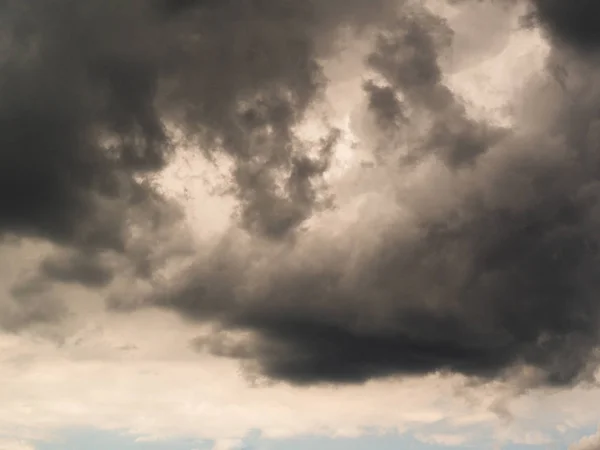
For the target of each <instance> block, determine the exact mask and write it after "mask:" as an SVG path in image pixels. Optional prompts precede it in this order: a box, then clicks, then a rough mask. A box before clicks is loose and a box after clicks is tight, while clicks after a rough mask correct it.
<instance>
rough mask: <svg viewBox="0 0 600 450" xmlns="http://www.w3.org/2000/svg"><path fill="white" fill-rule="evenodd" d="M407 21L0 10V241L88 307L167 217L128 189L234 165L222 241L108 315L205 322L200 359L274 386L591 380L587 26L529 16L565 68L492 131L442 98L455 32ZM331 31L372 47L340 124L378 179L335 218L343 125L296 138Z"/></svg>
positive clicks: (202, 11) (173, 215) (144, 0)
mask: <svg viewBox="0 0 600 450" xmlns="http://www.w3.org/2000/svg"><path fill="white" fill-rule="evenodd" d="M417 3H418V2H417ZM417 3H415V2H404V1H399V0H398V1H393V0H389V1H388V0H377V1H373V0H368V1H367V0H344V1H342V0H328V1H327V0H320V1H316V0H315V1H304V2H301V1H294V0H246V1H233V0H231V1H227V0H223V1H209V0H205V1H200V0H196V1H194V0H187V1H168V0H134V1H131V2H119V1H112V0H102V1H100V0H89V1H86V2H74V1H68V0H52V1H48V0H46V1H41V0H39V1H37V0H32V1H30V2H27V3H26V4H24V3H23V2H16V1H14V2H13V1H6V2H2V3H1V4H0V17H1V19H0V20H1V21H2V22H3V27H2V29H3V30H4V31H3V32H2V36H1V40H0V42H1V44H0V45H1V49H2V58H1V62H0V64H2V69H1V70H0V99H1V102H0V205H1V206H0V233H5V234H7V235H8V234H13V235H17V236H20V237H36V238H44V239H48V240H50V241H52V242H53V243H56V244H58V245H60V246H63V247H66V248H67V250H66V253H59V254H57V255H53V256H51V257H49V259H47V260H45V261H44V262H42V264H41V266H40V274H39V277H42V278H43V279H51V280H54V281H59V282H63V283H73V282H78V283H81V284H83V285H87V286H89V287H92V288H94V287H97V288H105V287H107V286H109V285H110V283H111V281H112V280H113V277H114V276H115V274H114V273H113V272H112V271H111V267H113V266H110V265H105V264H104V263H103V261H104V260H103V259H102V258H103V257H105V256H106V254H105V253H106V252H114V253H116V254H118V255H121V256H124V257H125V259H126V260H127V261H129V263H130V264H132V265H133V266H134V267H135V270H134V271H133V273H134V274H135V276H141V277H148V278H152V276H153V273H154V268H155V265H160V263H161V262H162V261H160V259H161V256H158V257H156V258H158V259H159V261H155V260H152V257H151V256H150V254H151V253H152V252H151V250H152V247H153V246H154V245H157V244H156V239H157V236H161V234H160V230H164V229H165V228H168V227H170V226H174V225H173V224H174V223H177V221H178V219H179V217H180V215H179V213H178V212H177V206H176V205H171V204H170V203H169V201H168V200H166V198H165V197H163V195H162V194H161V193H160V190H159V188H158V187H157V186H156V184H155V183H153V182H152V175H153V174H155V173H158V172H159V171H160V170H161V169H163V168H164V167H165V166H166V165H167V164H168V162H169V161H170V160H171V157H172V155H173V154H174V153H175V152H177V151H178V150H179V151H183V150H180V147H182V146H183V144H185V147H186V148H193V149H198V150H197V151H198V152H199V153H203V154H204V155H205V156H207V157H208V158H215V159H217V158H221V157H222V158H225V159H227V160H229V161H231V162H232V167H233V169H232V172H231V184H230V192H231V194H233V195H234V196H235V198H236V200H237V204H238V211H237V215H236V220H237V225H239V227H237V228H235V229H232V230H231V231H229V232H227V233H225V235H224V237H223V238H222V239H221V240H220V241H219V242H218V243H217V244H215V245H214V246H213V247H212V248H207V249H204V250H202V252H200V254H198V255H196V256H195V257H194V258H195V259H194V263H193V264H192V265H191V267H190V268H189V269H187V270H186V271H184V272H183V273H179V274H177V275H176V276H174V277H173V278H172V279H171V280H168V281H165V282H164V283H162V284H161V285H160V286H156V289H155V290H154V291H153V292H152V293H151V294H150V295H145V296H144V297H143V298H140V296H139V295H136V294H135V292H133V293H132V294H131V296H130V297H129V298H123V296H119V297H117V296H111V297H110V299H111V300H109V301H108V305H109V307H111V308H113V309H116V310H132V309H136V308H141V307H161V308H168V309H171V310H175V311H177V312H178V313H180V314H181V315H182V316H184V317H185V318H187V319H190V320H194V321H199V322H207V323H211V324H213V325H214V327H215V332H214V333H212V334H209V335H206V336H201V337H199V338H198V339H196V340H195V341H194V343H193V344H194V345H195V346H196V347H197V348H198V349H199V350H208V351H211V352H212V353H214V354H218V355H222V356H227V357H233V358H239V359H240V360H241V361H243V363H244V364H245V366H246V367H247V368H248V370H249V371H250V372H251V373H258V374H261V375H265V376H267V377H269V378H272V379H276V380H284V381H289V382H292V383H300V384H310V383H320V382H333V383H337V382H362V381H366V380H368V379H370V378H373V377H381V376H388V375H396V374H399V375H420V374H426V373H431V372H436V371H441V372H457V373H461V374H466V375H470V376H474V377H477V378H483V379H494V378H498V377H505V376H509V375H510V374H511V373H512V370H513V369H515V368H521V367H524V366H527V367H529V368H532V369H534V372H535V377H536V378H535V382H536V383H541V384H551V385H569V384H573V383H578V382H581V381H588V380H590V379H591V375H592V372H593V370H594V369H595V368H596V366H597V362H598V361H597V353H596V351H597V348H598V344H599V336H598V330H599V314H600V303H599V301H598V299H597V296H598V292H599V288H600V286H599V285H598V284H599V281H598V280H600V277H599V275H600V273H598V271H599V270H598V268H599V266H598V245H599V244H600V243H599V242H598V232H597V230H598V226H599V225H600V223H599V221H600V210H599V209H598V205H599V203H598V200H599V195H600V190H599V189H600V184H599V183H598V179H599V176H600V166H599V163H600V161H599V160H598V157H599V156H600V155H599V154H598V143H599V139H600V134H599V129H600V128H599V124H600V121H599V119H600V117H599V115H598V104H599V102H600V96H599V91H598V86H597V85H596V84H597V83H596V81H595V80H596V79H597V75H598V73H599V71H598V67H597V62H596V59H597V58H595V56H594V55H595V51H596V48H597V45H598V43H599V39H598V36H597V35H596V34H597V33H596V31H595V29H596V19H594V18H595V17H596V16H597V15H595V14H593V13H594V11H596V10H597V9H598V8H597V7H596V6H595V3H593V2H585V1H579V2H577V1H572V2H559V1H552V0H548V1H543V0H539V1H538V0H531V2H528V5H529V7H530V9H531V11H532V17H533V18H534V21H533V23H534V24H536V25H539V26H540V27H541V28H542V29H543V30H544V33H545V35H547V36H549V39H548V42H549V45H550V46H551V48H550V52H549V57H548V58H549V62H550V63H552V64H558V65H560V66H562V67H563V68H564V74H565V75H564V77H563V78H564V79H563V80H562V83H560V84H559V83H556V81H554V80H553V79H552V77H550V76H548V75H549V73H550V72H548V73H541V74H537V75H536V76H534V77H533V78H532V80H530V82H529V84H528V86H527V87H528V89H527V92H525V93H524V94H523V98H521V99H518V100H515V103H516V105H517V108H516V112H514V114H513V116H514V117H513V118H512V119H513V120H512V124H511V125H504V126H500V125H497V124H494V123H491V122H490V121H487V120H485V119H483V118H479V117H475V116H474V115H473V114H472V113H470V112H469V111H470V110H469V108H468V105H467V104H466V103H465V101H464V100H463V99H462V98H461V96H460V95H458V94H457V93H455V92H454V91H453V90H452V88H451V86H450V83H449V82H448V77H446V76H445V74H444V70H443V67H444V63H443V59H444V56H445V55H447V54H448V52H450V51H451V48H452V38H453V30H452V28H451V26H450V25H449V24H448V23H447V21H445V20H444V19H443V18H441V17H438V16H437V15H436V14H434V13H433V12H431V11H430V10H429V9H427V8H425V7H422V6H419V5H418V4H417ZM453 3H458V4H459V7H461V8H469V4H470V2H469V1H466V0H465V1H461V2H453ZM504 3H505V4H506V7H511V8H512V7H515V6H514V5H515V4H516V3H518V2H508V1H507V2H504ZM348 33H350V35H351V36H353V38H355V37H356V36H360V37H361V38H362V39H365V40H368V41H369V42H370V46H371V47H370V48H371V50H370V52H369V53H368V55H367V56H366V57H365V61H364V63H365V76H364V78H363V79H364V83H363V90H362V95H363V96H364V97H365V99H366V103H365V104H366V105H367V107H366V108H365V111H363V114H362V116H361V120H363V119H364V120H371V121H372V123H373V124H375V126H374V127H371V128H369V129H368V130H369V131H368V133H370V136H369V139H370V140H369V142H371V143H375V144H373V145H372V147H373V148H367V150H368V151H371V152H372V153H373V155H374V158H375V160H376V163H375V164H373V166H372V167H370V168H364V170H362V171H361V173H359V174H353V175H352V176H356V179H355V180H353V181H352V183H351V184H352V187H351V188H348V189H349V191H348V192H349V193H348V192H345V193H344V192H342V194H343V195H340V196H339V197H340V198H339V199H337V198H334V203H335V207H333V206H332V205H331V204H330V203H329V202H328V201H327V199H328V198H329V194H330V190H331V191H333V190H334V189H333V186H328V185H327V181H326V176H325V175H326V174H327V172H328V171H329V169H330V168H331V165H332V160H333V155H334V153H335V150H336V146H337V145H338V143H339V141H340V139H341V137H342V135H343V133H345V131H344V130H338V129H336V128H335V127H333V126H330V125H328V124H327V123H325V125H326V126H325V128H326V129H327V131H326V132H325V133H324V134H323V135H322V136H320V137H319V138H318V139H316V140H311V141H309V140H308V139H307V138H306V136H304V135H303V134H302V132H301V131H300V127H301V125H302V124H303V123H304V121H305V120H307V117H312V116H310V114H311V113H312V112H314V111H316V110H318V109H319V107H321V106H323V104H324V103H325V91H326V89H327V87H328V85H329V83H330V80H328V79H327V77H326V76H325V71H324V65H325V63H326V61H327V60H328V59H330V58H331V57H333V56H334V55H335V54H336V53H337V52H338V50H339V49H340V48H341V47H343V45H344V38H348ZM574 55H575V56H574ZM549 66H550V64H549ZM348 176H350V175H348ZM329 188H331V189H329ZM346 217H349V219H346ZM319 221H321V222H319ZM142 224H143V227H142V237H141V238H140V236H139V235H140V231H139V229H140V227H141V226H142ZM320 224H325V225H322V226H321V225H320ZM134 228H135V230H137V231H136V233H137V234H136V233H133V231H132V230H133V229H134ZM162 257H163V258H164V259H166V258H168V254H167V256H166V257H165V255H162ZM115 267H116V266H115ZM33 290H34V291H35V289H33ZM30 291H31V289H28V288H26V287H23V286H20V287H19V289H15V290H14V293H15V298H16V299H17V301H21V302H27V300H26V299H27V298H29V297H28V295H27V294H28V292H30ZM19 299H21V300H19ZM23 304H24V305H25V306H26V307H27V308H31V307H33V306H35V304H33V306H32V304H31V302H29V303H23ZM56 311H57V309H56V308H55V309H52V314H48V320H53V319H55V317H56V316H57V315H58V314H57V313H56ZM40 314H42V316H43V311H41V312H40ZM7 328H15V326H12V327H8V326H7ZM16 328H18V327H16Z"/></svg>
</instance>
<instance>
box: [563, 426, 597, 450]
mask: <svg viewBox="0 0 600 450" xmlns="http://www.w3.org/2000/svg"><path fill="white" fill-rule="evenodd" d="M599 449H600V430H598V432H597V433H596V434H593V435H591V436H586V437H584V438H581V439H580V440H579V441H578V442H576V443H575V444H573V445H571V446H570V447H569V450H599Z"/></svg>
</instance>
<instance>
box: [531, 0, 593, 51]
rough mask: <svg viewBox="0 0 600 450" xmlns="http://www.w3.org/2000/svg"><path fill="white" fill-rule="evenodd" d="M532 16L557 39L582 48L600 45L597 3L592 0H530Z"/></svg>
mask: <svg viewBox="0 0 600 450" xmlns="http://www.w3.org/2000/svg"><path fill="white" fill-rule="evenodd" d="M531 2H532V3H533V5H534V7H535V11H534V18H535V19H537V20H539V21H540V22H541V23H542V24H543V25H544V26H545V27H546V28H547V29H548V30H549V31H550V32H551V34H552V35H553V36H554V37H555V38H556V39H557V40H558V41H560V42H563V43H566V44H569V45H572V46H574V47H577V48H580V49H582V50H594V49H597V47H598V45H600V27H599V20H600V19H598V17H600V4H599V3H598V2H595V1H593V0H573V1H561V0H531Z"/></svg>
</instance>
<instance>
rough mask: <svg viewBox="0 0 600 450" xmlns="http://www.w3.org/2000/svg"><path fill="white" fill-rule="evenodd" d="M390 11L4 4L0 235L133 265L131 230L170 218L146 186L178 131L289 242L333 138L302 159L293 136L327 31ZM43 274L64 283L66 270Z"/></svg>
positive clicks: (311, 94)
mask: <svg viewBox="0 0 600 450" xmlns="http://www.w3.org/2000/svg"><path fill="white" fill-rule="evenodd" d="M392 3H393V2H392V1H388V0H378V1H377V2H376V3H375V4H373V2H367V1H365V0H353V1H350V2H342V1H340V0H329V1H326V2H292V1H284V2H281V1H263V0H252V1H245V2H233V1H222V2H212V1H167V0H134V1H132V2H127V3H123V2H120V1H113V0H109V1H104V0H102V1H100V0H91V1H86V2H72V1H70V0H51V1H49V2H47V1H38V0H34V1H32V2H27V4H23V3H22V2H18V1H12V0H9V1H6V2H2V4H1V5H0V16H1V18H0V21H2V34H1V36H0V65H1V67H0V103H1V105H0V149H1V150H0V235H5V234H6V235H8V234H11V235H17V236H20V237H40V238H43V239H48V240H50V241H52V242H54V243H56V244H58V245H59V246H63V247H66V248H67V249H70V251H74V252H75V253H77V252H80V254H85V255H90V257H91V258H92V260H93V259H94V258H95V256H94V255H93V253H94V252H98V251H105V250H110V251H113V252H117V253H120V254H124V255H126V256H127V257H132V258H134V259H135V260H136V261H134V263H135V264H137V263H138V262H139V258H140V255H141V254H143V253H144V251H143V250H141V249H140V248H139V245H138V243H139V239H137V240H136V244H132V239H133V238H132V222H135V221H136V220H137V221H138V222H139V221H140V220H141V221H145V220H153V221H154V222H155V223H156V224H157V226H155V227H146V226H145V225H141V226H142V228H146V230H145V231H146V232H148V233H150V234H149V235H148V236H147V239H146V240H147V241H148V242H151V241H152V240H153V239H155V238H156V236H154V235H152V233H153V232H154V231H156V228H157V227H158V224H160V225H161V226H162V225H169V224H171V223H172V222H173V221H174V220H176V215H175V214H173V211H172V208H171V207H169V206H167V205H166V200H165V199H163V198H161V195H160V194H159V193H158V192H157V190H156V188H155V186H154V185H153V184H152V183H148V182H146V181H147V180H145V179H147V178H148V176H151V175H152V174H154V173H156V172H157V171H159V170H160V169H162V168H163V167H164V166H165V165H166V164H167V163H168V161H169V160H170V158H171V156H172V154H173V150H174V148H175V147H176V146H177V145H178V144H179V143H180V141H179V138H177V139H176V138H175V137H174V135H173V133H172V131H173V130H172V129H173V128H177V129H178V131H179V132H180V134H181V133H183V139H184V140H185V141H187V143H188V144H190V145H191V146H195V147H197V148H199V151H202V152H205V153H206V154H207V155H208V156H209V157H214V156H215V155H216V154H220V155H226V156H228V157H230V158H232V159H233V161H234V165H235V170H234V185H233V187H232V191H233V192H234V193H235V194H236V195H237V197H238V198H239V204H240V214H239V220H240V223H241V224H242V225H243V226H245V227H246V228H248V229H249V230H251V231H253V232H256V233H259V234H261V235H264V236H267V237H271V238H279V237H284V236H287V235H289V234H291V233H292V232H293V231H294V229H295V228H296V227H297V226H298V225H299V224H301V223H302V222H303V221H304V220H305V219H306V218H308V217H309V216H310V215H311V214H312V210H313V208H315V207H316V206H318V203H319V202H320V198H321V197H322V196H321V195H319V194H318V192H317V191H318V190H319V186H317V185H318V183H317V182H318V179H319V178H320V177H321V175H322V174H323V172H324V171H325V170H326V169H327V167H328V164H329V159H330V155H331V149H332V145H333V143H334V141H335V139H336V136H337V131H336V130H332V131H331V133H330V135H329V136H325V137H323V140H322V142H321V143H320V144H316V145H318V146H320V147H319V150H320V151H318V152H317V156H315V157H309V156H308V151H309V150H310V151H312V150H313V148H308V147H309V145H308V144H307V143H304V142H301V140H300V139H299V138H298V136H297V132H296V131H295V127H296V125H297V124H298V123H299V122H300V121H301V120H302V119H303V118H304V116H305V112H306V110H307V109H308V108H309V107H310V106H311V104H312V103H313V102H314V101H317V100H318V97H319V94H320V92H321V91H322V87H323V86H324V84H325V82H326V80H325V79H324V77H323V76H322V73H321V67H320V63H319V58H320V57H321V56H323V55H324V54H325V52H326V51H331V48H330V47H332V45H333V44H332V43H333V40H334V39H333V38H334V35H335V31H336V29H339V28H340V27H344V26H346V25H348V26H354V27H355V28H356V29H357V30H359V29H360V28H362V27H364V26H365V25H367V24H369V23H371V22H372V19H373V17H374V16H379V15H381V14H385V10H386V8H387V9H390V8H392ZM140 180H145V181H140ZM132 211H134V213H135V214H134V215H135V217H133V216H132ZM150 217H153V219H149V218H150ZM139 225H140V224H139V223H136V226H138V228H139V227H140V226H139ZM132 245H133V246H134V247H136V249H135V252H134V253H135V254H133V255H132V254H130V248H131V247H132ZM148 252H151V250H147V252H146V253H148ZM142 259H143V257H142ZM89 264H93V261H92V262H90V263H89ZM48 267H49V266H48V264H46V265H43V267H42V270H43V272H45V275H50V274H51V275H53V276H56V277H57V279H58V280H62V281H64V280H65V276H66V273H65V271H64V270H63V269H64V267H63V268H62V269H61V270H57V267H55V266H52V267H53V269H52V270H48ZM80 269H81V268H80ZM142 272H143V270H142ZM146 272H147V271H146ZM79 275H82V273H80V274H79ZM70 277H71V275H69V276H67V278H70ZM75 278H78V277H75ZM84 278H85V277H84ZM107 279H108V278H107ZM107 279H106V280H107ZM86 280H87V281H86ZM80 281H83V282H84V283H87V282H89V279H80ZM88 284H89V283H88Z"/></svg>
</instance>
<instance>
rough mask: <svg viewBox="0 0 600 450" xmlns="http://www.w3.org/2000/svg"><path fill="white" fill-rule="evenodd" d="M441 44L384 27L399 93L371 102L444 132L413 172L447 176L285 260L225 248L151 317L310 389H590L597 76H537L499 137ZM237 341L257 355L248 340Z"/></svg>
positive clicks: (597, 312)
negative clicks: (474, 110) (453, 74)
mask: <svg viewBox="0 0 600 450" xmlns="http://www.w3.org/2000/svg"><path fill="white" fill-rule="evenodd" d="M444 27H445V25H444V24H443V22H441V21H439V20H438V19H436V18H435V17H432V16H431V15H430V14H426V13H424V12H422V11H417V12H410V11H407V12H406V14H405V15H404V16H402V17H401V18H400V19H399V21H398V22H397V25H396V27H395V28H394V27H391V28H389V27H382V30H383V31H382V32H381V35H380V37H379V38H378V39H376V41H375V46H374V51H373V52H372V54H371V56H370V57H369V59H368V62H369V64H370V66H371V68H373V69H375V70H376V71H377V72H378V73H379V75H380V76H381V77H382V78H383V80H384V81H385V83H387V84H385V85H383V86H381V85H379V84H377V85H375V84H366V89H365V90H366V94H367V96H368V105H369V107H370V108H371V109H373V110H374V111H375V113H376V114H377V115H378V117H380V118H386V119H389V118H394V117H396V116H397V115H398V114H400V111H402V109H403V108H404V109H405V110H407V111H408V112H407V117H408V119H409V120H411V119H413V118H414V117H417V115H416V114H415V113H414V111H418V118H419V120H424V121H425V123H429V124H430V125H431V126H430V127H428V128H427V127H425V130H426V132H424V134H423V139H422V140H421V141H420V144H421V145H420V146H417V147H415V149H414V151H419V152H422V153H421V154H420V155H419V158H418V163H415V165H414V170H415V171H419V170H425V169H424V168H425V167H429V166H428V164H431V161H432V159H433V160H437V161H438V163H441V164H442V166H439V165H438V166H436V167H438V169H436V170H437V172H436V171H434V172H433V175H432V176H430V177H421V178H419V177H416V178H415V180H413V179H412V178H411V172H410V171H406V170H404V169H403V168H390V167H388V168H384V169H381V168H376V169H374V170H375V172H374V174H373V177H374V179H373V181H372V183H374V185H376V186H380V187H381V192H382V193H381V194H380V197H379V198H380V199H383V200H381V203H380V205H381V206H380V207H373V208H372V209H370V206H371V205H373V204H374V203H373V202H377V199H374V200H367V201H365V206H364V207H363V209H361V210H360V211H359V212H358V214H357V215H356V217H357V220H356V221H355V222H354V223H352V224H350V225H348V224H344V225H339V226H340V227H342V226H343V227H346V228H343V229H337V230H335V233H333V232H332V234H331V235H328V234H327V233H324V234H319V233H318V232H317V231H315V232H314V233H313V234H311V233H310V232H308V233H307V234H306V235H305V236H304V240H299V241H298V242H296V243H294V244H293V245H292V244H278V245H274V246H261V245H260V244H254V245H253V244H252V243H248V241H246V240H244V238H238V237H236V236H235V235H229V236H228V237H226V238H225V239H224V241H223V242H222V243H221V244H220V245H219V246H217V247H216V248H215V249H214V250H213V251H212V252H210V253H209V254H208V255H206V256H205V257H200V258H199V260H198V262H197V263H196V264H195V266H194V267H192V269H191V270H190V272H189V273H188V274H186V275H184V276H183V277H182V278H180V279H179V280H177V281H176V282H175V283H174V284H173V285H172V286H170V287H166V288H165V291H164V292H161V293H156V295H155V296H153V297H152V298H151V299H150V300H149V303H150V304H152V305H159V306H162V307H167V308H171V309H174V310H176V311H178V312H180V313H181V314H182V315H183V316H184V317H186V318H188V319H191V320H198V321H207V322H212V323H215V324H217V325H218V326H219V329H220V331H219V332H218V333H217V334H216V335H215V336H213V338H212V339H211V338H210V337H209V338H207V337H203V338H199V339H198V340H197V341H196V342H195V345H196V347H197V348H199V349H204V350H206V349H208V350H209V351H212V352H213V353H215V354H217V355H222V356H229V357H233V358H239V359H240V360H243V361H245V362H246V363H248V364H249V367H253V368H254V369H256V370H258V371H259V373H261V374H263V375H266V376H267V377H270V378H272V379H277V380H284V381H288V382H292V383H299V384H311V383H321V382H333V383H340V382H341V383H345V382H363V381H366V380H369V379H371V378H373V377H379V376H387V375H398V374H400V375H420V374H425V373H431V372H438V371H441V372H455V373H462V374H467V375H471V376H475V377H477V378H483V379H492V378H498V377H504V376H508V374H509V373H512V372H511V371H512V369H514V368H520V367H523V366H528V367H533V368H535V369H536V370H537V374H538V375H537V376H539V378H538V382H539V383H541V384H544V385H560V386H564V385H569V384H572V383H577V382H580V381H583V380H587V379H589V377H590V375H591V370H592V369H594V368H595V367H597V364H598V359H597V357H598V352H597V349H598V344H599V342H600V340H599V338H600V336H599V330H600V326H599V325H600V302H599V301H598V293H599V292H600V286H599V281H598V280H600V273H599V272H600V265H599V264H598V263H599V253H598V250H599V245H600V242H599V239H598V233H597V230H598V229H599V226H600V214H599V213H600V210H599V208H598V205H599V204H600V203H599V199H600V183H599V182H598V181H597V180H598V178H599V175H600V171H599V167H600V158H599V155H598V150H597V149H598V136H599V134H598V129H599V124H600V116H599V115H598V108H597V105H598V102H599V101H600V97H599V92H600V91H599V90H598V89H597V85H596V83H595V81H594V80H595V79H597V74H598V73H599V69H598V67H595V66H594V64H593V63H587V62H585V61H578V62H573V61H571V62H569V63H566V62H565V64H567V65H569V64H570V65H571V67H569V68H568V69H570V70H571V72H577V73H578V75H579V78H578V79H577V83H578V84H576V87H577V89H574V88H573V85H572V84H569V83H570V81H569V80H568V79H567V80H565V84H564V89H563V90H562V91H561V90H558V89H556V86H554V87H553V84H552V83H548V82H546V81H544V78H543V77H542V75H543V74H541V75H540V76H539V77H538V79H536V80H537V81H535V82H532V84H531V86H529V89H528V90H527V92H526V96H525V98H523V99H521V101H520V102H519V104H520V105H522V109H523V111H524V112H522V113H520V115H519V116H517V117H516V123H517V124H516V125H515V127H514V129H512V130H501V131H498V130H495V129H493V128H492V127H490V126H489V125H487V124H485V123H482V122H478V121H476V120H474V119H472V118H470V117H469V116H468V114H467V113H466V110H465V107H464V106H463V104H462V103H461V100H460V99H459V98H458V97H457V96H456V95H455V94H453V93H452V92H451V91H450V89H449V88H448V87H447V86H446V85H445V83H444V79H443V77H442V75H441V70H440V65H439V63H438V59H439V55H440V53H439V52H440V51H441V49H442V48H443V46H444V45H447V39H448V35H447V30H444ZM554 57H558V56H556V55H555V56H554ZM582 80H583V81H582ZM411 114H413V116H412V117H411ZM427 121H429V122H427ZM490 130H491V131H490ZM467 162H468V164H466V163H467ZM440 167H441V168H440ZM379 175H381V177H380V176H379ZM402 177H404V178H408V181H407V184H406V185H405V184H403V183H402V180H398V181H397V182H398V184H397V185H396V184H395V183H396V180H395V179H394V178H402ZM390 179H391V180H392V181H387V180H390ZM358 182H360V180H358V181H357V183H358ZM377 183H379V184H377ZM407 186H408V187H407ZM371 189H372V188H371ZM390 190H392V191H393V192H392V194H389V197H386V195H387V194H384V193H383V192H390ZM369 195H371V194H369ZM376 198H377V197H376ZM366 199H369V197H368V196H367V197H366ZM368 203H371V205H368ZM373 217H375V218H373ZM378 217H379V219H377V218H378ZM120 306H122V305H120ZM240 331H241V332H250V333H251V335H252V336H253V338H252V339H250V340H245V341H240V340H236V339H235V336H236V332H240ZM227 333H229V334H231V339H230V338H228V337H227V336H226V335H227Z"/></svg>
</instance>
